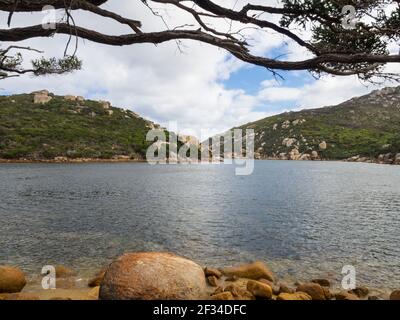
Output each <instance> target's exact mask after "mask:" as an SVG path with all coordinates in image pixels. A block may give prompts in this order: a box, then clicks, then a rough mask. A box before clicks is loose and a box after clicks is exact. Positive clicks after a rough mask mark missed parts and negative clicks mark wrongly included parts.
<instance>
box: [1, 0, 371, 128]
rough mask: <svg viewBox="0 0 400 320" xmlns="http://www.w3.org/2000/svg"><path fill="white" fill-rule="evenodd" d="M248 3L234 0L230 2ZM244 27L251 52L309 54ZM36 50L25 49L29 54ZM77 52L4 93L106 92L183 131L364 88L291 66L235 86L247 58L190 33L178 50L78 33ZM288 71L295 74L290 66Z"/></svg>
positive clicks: (142, 11)
mask: <svg viewBox="0 0 400 320" xmlns="http://www.w3.org/2000/svg"><path fill="white" fill-rule="evenodd" d="M236 2H237V1H236V0H224V5H227V6H231V7H233V6H234V5H235V3H236ZM246 3H247V2H246V1H244V0H239V1H238V2H237V4H236V8H240V7H241V6H243V5H244V4H246ZM255 3H259V4H265V5H268V4H269V5H275V4H276V1H275V0H271V1H265V0H257V1H255ZM157 7H161V6H157ZM105 8H107V9H110V10H114V11H116V12H118V13H119V14H121V15H124V16H129V17H132V18H134V19H138V18H140V19H141V20H142V22H143V28H144V30H161V29H163V28H164V27H165V26H164V22H163V21H162V20H161V19H159V18H157V17H155V16H154V15H153V14H152V13H151V12H150V10H148V8H146V7H145V6H144V5H142V4H141V3H140V2H139V1H138V2H132V1H129V0H119V1H111V2H110V3H109V4H107V5H106V6H105ZM158 10H160V9H158ZM160 13H162V14H163V15H164V16H165V17H166V21H167V23H168V25H169V26H170V27H173V26H177V25H183V24H185V23H187V22H188V21H189V20H188V19H189V18H190V17H189V16H188V14H186V13H182V12H181V11H179V10H177V9H176V8H175V7H172V6H167V7H166V9H165V10H163V11H162V12H161V11H160ZM74 16H75V18H76V21H77V24H78V25H82V26H86V27H92V28H95V29H97V30H99V31H102V32H106V33H109V34H119V33H121V32H122V33H124V32H126V33H128V32H129V29H128V28H127V27H126V26H120V25H118V24H116V23H115V22H113V21H112V20H110V19H103V18H101V19H100V18H96V17H94V16H93V15H91V14H88V13H84V12H78V13H74ZM42 18H43V15H42V14H15V15H14V17H13V26H17V25H18V26H19V25H29V24H36V23H41V20H42ZM172 18H173V19H172ZM274 19H277V18H276V17H274ZM214 20H215V19H214ZM0 21H1V23H2V26H1V27H2V28H5V27H6V26H5V25H4V23H5V21H6V15H4V13H2V14H0ZM190 22H193V20H192V19H190ZM218 27H220V28H223V29H226V30H229V29H232V30H238V29H240V28H242V27H243V26H240V25H238V24H230V23H229V22H227V21H226V20H222V21H221V22H220V23H219V25H218ZM244 32H245V33H246V36H247V38H248V39H249V42H250V43H251V45H252V52H254V53H256V54H261V55H266V56H274V54H275V55H276V50H277V49H282V48H284V49H285V50H287V51H288V53H289V57H290V59H294V58H299V57H302V58H303V57H307V55H306V54H304V50H302V49H301V48H299V46H298V45H296V44H294V43H293V42H292V41H288V42H283V40H284V39H283V38H282V36H280V35H278V34H276V33H270V32H268V33H267V32H256V31H255V30H254V29H246V30H245V31H244ZM66 42H67V37H66V36H60V35H57V36H55V37H54V38H52V39H47V38H46V39H33V40H29V41H25V42H23V43H21V44H25V45H29V46H31V47H34V48H39V49H42V50H44V51H45V52H46V56H61V55H62V54H63V52H64V48H65V44H66ZM3 45H6V44H3ZM34 56H35V55H33V54H28V60H29V58H30V57H32V58H33V57H34ZM78 56H79V57H80V58H81V59H82V60H83V62H84V64H83V70H81V71H79V72H76V73H73V74H69V75H63V76H48V77H39V78H34V77H31V76H23V77H20V78H12V79H8V80H4V81H2V83H1V87H2V88H4V89H5V92H10V93H22V92H31V91H34V90H39V89H44V88H46V89H49V90H50V91H52V92H54V93H55V94H59V95H65V94H75V95H83V96H86V97H87V98H93V99H105V100H109V101H111V102H112V104H113V105H114V106H118V107H124V108H128V109H131V110H134V111H136V112H138V113H140V114H141V115H142V116H144V117H146V118H148V119H151V120H153V121H155V122H158V123H160V124H162V125H167V123H168V121H177V122H178V126H179V129H180V130H181V131H182V132H184V133H189V132H193V130H194V131H195V132H200V129H206V131H207V132H209V133H210V135H211V134H215V133H218V132H222V131H225V130H227V129H229V128H231V127H233V126H237V125H241V124H243V123H247V122H249V121H254V120H257V119H260V118H262V117H265V116H269V115H272V114H274V113H277V112H280V111H282V110H284V109H285V108H286V105H284V106H282V107H281V108H279V104H280V103H281V102H285V101H290V102H291V104H292V105H293V106H294V107H295V108H298V107H318V106H323V105H329V104H335V103H339V102H342V101H344V100H346V99H348V98H351V97H352V96H354V95H358V94H363V93H366V92H367V91H368V90H370V89H367V88H365V87H364V86H363V85H362V84H360V83H359V82H358V81H357V80H356V79H355V78H333V77H327V78H325V79H322V80H318V81H314V82H312V83H305V81H304V79H303V78H302V76H301V74H297V78H296V83H295V84H293V85H291V86H289V85H287V84H285V82H283V83H281V84H277V83H276V81H271V80H270V79H271V77H268V76H266V77H265V80H264V82H262V83H260V88H259V91H258V92H255V93H253V94H248V93H247V92H246V91H244V90H241V89H231V88H228V87H227V85H226V82H225V81H226V80H227V79H229V77H230V75H232V73H233V72H239V74H240V70H242V68H243V67H244V66H246V64H244V63H243V62H241V61H238V60H237V59H235V58H232V57H231V56H230V55H228V54H227V53H226V52H225V51H223V50H220V49H218V48H215V47H212V46H209V45H206V44H203V43H198V42H194V41H190V40H188V41H183V42H182V43H181V45H180V50H179V49H178V46H177V44H176V43H175V42H169V43H164V44H160V45H157V46H155V45H152V44H142V45H134V46H129V47H110V46H105V45H99V44H95V43H91V42H88V41H82V40H80V41H79V50H78ZM286 58H288V57H286ZM266 74H267V73H266ZM293 75H295V77H296V73H293Z"/></svg>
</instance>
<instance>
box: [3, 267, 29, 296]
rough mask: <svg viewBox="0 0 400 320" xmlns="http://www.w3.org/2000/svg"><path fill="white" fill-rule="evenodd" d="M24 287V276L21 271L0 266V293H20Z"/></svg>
mask: <svg viewBox="0 0 400 320" xmlns="http://www.w3.org/2000/svg"><path fill="white" fill-rule="evenodd" d="M25 285H26V280H25V274H24V273H23V272H22V270H21V269H19V268H17V267H11V266H0V293H16V292H20V291H21V290H22V289H23V288H24V287H25Z"/></svg>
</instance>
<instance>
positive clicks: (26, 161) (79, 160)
mask: <svg viewBox="0 0 400 320" xmlns="http://www.w3.org/2000/svg"><path fill="white" fill-rule="evenodd" d="M254 160H255V161H290V162H344V163H367V164H378V165H393V166H396V165H400V162H399V163H387V162H382V161H379V160H378V159H375V160H371V159H366V160H363V161H357V160H355V161H353V160H349V159H342V160H340V159H339V160H335V159H332V160H331V159H326V160H325V159H318V160H288V159H279V158H266V159H254ZM147 162H148V161H147V160H146V159H97V158H84V159H82V158H77V159H66V160H55V159H38V160H32V159H0V164H7V163H9V164H40V163H44V164H82V163H104V164H107V163H147ZM182 163H183V164H188V163H186V162H182ZM202 163H209V164H220V163H223V161H220V162H211V161H209V162H201V161H199V162H198V163H189V164H202ZM165 164H168V163H165ZM174 164H180V163H179V162H178V163H174Z"/></svg>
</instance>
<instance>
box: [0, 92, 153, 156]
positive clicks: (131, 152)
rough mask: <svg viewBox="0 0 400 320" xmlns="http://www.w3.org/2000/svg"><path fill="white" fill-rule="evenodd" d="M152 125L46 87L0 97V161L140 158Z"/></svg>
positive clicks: (102, 104) (130, 114)
mask: <svg viewBox="0 0 400 320" xmlns="http://www.w3.org/2000/svg"><path fill="white" fill-rule="evenodd" d="M155 126H156V127H157V125H155V124H153V123H152V122H150V121H147V120H145V119H143V118H141V117H140V116H139V115H137V114H136V113H134V112H132V111H129V110H124V109H120V108H115V107H112V106H111V105H110V103H109V102H106V101H94V100H87V99H84V98H83V97H75V96H56V95H53V94H51V93H49V92H48V91H46V90H42V91H38V92H33V93H31V94H20V95H11V96H0V159H27V160H43V159H54V158H59V159H60V158H61V159H62V158H63V157H67V158H69V159H77V158H97V159H111V158H114V159H143V158H144V155H145V152H146V149H147V147H148V145H149V143H148V142H146V133H147V132H148V131H149V129H151V128H153V127H155Z"/></svg>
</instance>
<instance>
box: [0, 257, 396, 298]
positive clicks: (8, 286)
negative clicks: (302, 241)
mask: <svg viewBox="0 0 400 320" xmlns="http://www.w3.org/2000/svg"><path fill="white" fill-rule="evenodd" d="M47 276H48V275H37V277H36V280H35V281H34V280H32V279H30V280H27V278H26V276H25V274H24V272H23V271H22V270H21V269H20V268H18V267H13V266H0V300H255V299H257V300H400V290H394V291H392V292H391V293H390V294H387V295H379V294H376V292H375V291H374V290H373V289H369V288H367V287H365V286H358V287H356V288H355V289H353V290H338V289H335V288H333V286H332V283H331V281H330V280H329V279H324V278H319V279H310V280H309V281H306V282H299V281H297V282H294V283H288V282H285V281H284V280H282V279H278V278H277V276H276V275H275V274H274V273H273V272H272V271H271V270H270V269H269V268H268V266H267V264H266V263H264V262H262V261H256V262H252V263H248V264H243V265H239V266H233V267H225V268H213V267H209V266H206V267H201V266H200V265H198V264H197V263H195V262H193V261H191V260H188V259H186V258H183V257H180V256H177V255H175V254H172V253H165V252H136V253H125V254H123V255H122V256H120V257H119V258H117V259H116V260H114V261H113V262H112V263H111V264H110V265H109V266H107V267H104V268H102V269H101V270H100V271H99V272H98V273H97V274H95V275H94V276H93V278H91V279H89V280H83V279H81V278H79V277H78V276H77V273H76V272H75V271H74V270H72V269H70V268H68V267H65V266H56V267H55V276H56V289H48V290H45V289H43V288H42V287H41V283H42V281H43V277H47Z"/></svg>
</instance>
